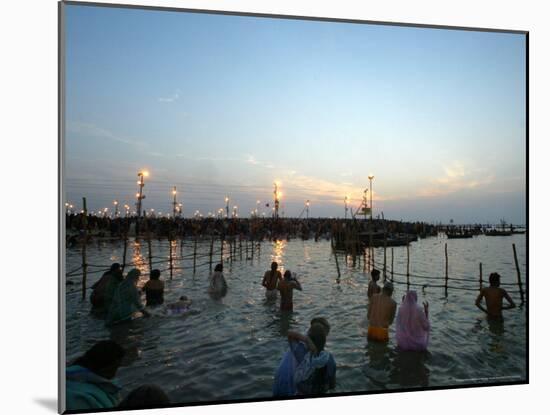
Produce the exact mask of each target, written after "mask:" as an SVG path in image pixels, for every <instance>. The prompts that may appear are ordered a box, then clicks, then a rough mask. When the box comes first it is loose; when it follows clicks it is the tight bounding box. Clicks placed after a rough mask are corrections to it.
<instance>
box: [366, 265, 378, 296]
mask: <svg viewBox="0 0 550 415" xmlns="http://www.w3.org/2000/svg"><path fill="white" fill-rule="evenodd" d="M370 277H371V280H370V282H369V289H368V291H367V297H368V298H369V300H370V298H371V297H372V296H373V295H374V294H378V293H379V292H380V286H379V285H378V280H379V279H380V271H378V270H377V269H373V270H372V271H371V272H370Z"/></svg>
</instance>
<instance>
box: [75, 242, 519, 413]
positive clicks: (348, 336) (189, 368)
mask: <svg viewBox="0 0 550 415" xmlns="http://www.w3.org/2000/svg"><path fill="white" fill-rule="evenodd" d="M445 243H447V245H448V258H449V277H450V278H456V279H457V280H450V281H449V286H452V287H463V288H469V289H470V291H467V290H459V289H455V288H449V294H448V297H447V298H445V296H444V289H443V288H441V287H439V286H441V285H442V284H443V283H444V275H445V255H444V246H445ZM513 243H515V245H516V249H517V256H518V262H519V266H520V272H521V276H522V279H523V282H524V287H525V279H526V236H525V235H512V236H508V237H487V236H484V235H481V236H475V237H474V238H472V239H453V240H447V238H446V237H445V236H444V235H440V236H439V237H432V238H427V239H423V240H419V241H418V242H413V243H411V245H410V248H409V255H410V257H409V258H410V259H409V264H410V265H409V266H410V274H411V277H410V282H411V283H412V284H420V285H419V286H411V289H416V290H417V292H418V297H419V303H420V302H422V301H428V302H429V304H430V321H431V325H432V331H431V337H430V345H429V351H428V352H425V353H415V352H401V351H399V350H397V349H396V342H395V332H394V328H393V327H391V328H390V342H389V343H388V344H387V345H383V344H377V343H373V342H371V343H369V342H368V341H367V337H366V332H367V323H366V303H367V300H366V298H367V284H368V274H367V272H366V269H365V266H364V259H363V258H361V260H359V261H358V262H357V263H356V266H355V267H354V266H353V263H352V261H351V258H347V259H346V258H345V257H344V256H343V255H340V256H339V258H338V260H339V266H340V270H341V274H342V275H341V279H340V283H337V271H336V264H335V261H334V256H333V255H332V254H331V249H330V242H328V241H326V240H322V241H319V242H315V241H313V240H309V241H302V240H291V241H278V242H263V243H261V247H260V249H259V250H255V252H254V257H253V259H251V260H250V259H248V260H247V259H246V250H245V244H244V242H243V248H242V259H240V258H241V251H240V250H239V249H238V248H237V250H236V257H235V258H234V259H233V260H231V261H230V260H229V258H228V255H229V247H226V248H225V252H224V257H225V261H224V275H225V277H226V279H227V282H228V285H229V291H228V294H227V295H226V296H225V297H224V298H223V299H221V300H216V299H212V298H210V297H209V295H208V294H207V286H208V274H209V266H208V261H209V258H208V252H209V250H210V242H209V241H204V242H199V243H198V244H197V252H199V253H200V254H203V256H202V257H200V258H199V259H197V262H196V265H197V270H196V273H195V274H193V270H192V266H193V259H192V258H191V256H192V253H193V249H194V248H193V242H192V241H186V242H184V246H183V250H181V247H180V244H179V242H178V243H173V244H174V245H173V253H174V255H177V256H184V257H185V259H183V260H176V261H175V262H174V266H175V267H176V266H177V267H180V266H181V267H183V268H184V269H183V270H181V269H180V270H175V271H174V274H173V279H172V280H170V274H169V271H163V273H162V277H161V278H163V279H164V280H165V282H166V291H165V301H166V302H170V301H175V300H176V299H177V298H178V297H180V296H181V295H187V296H188V297H190V298H192V299H193V305H192V309H193V310H196V311H194V314H189V315H187V316H184V317H182V316H165V315H163V313H162V309H156V310H154V311H153V313H154V315H153V316H152V317H151V318H136V319H135V320H133V321H132V322H131V323H128V324H126V325H122V326H120V327H116V328H114V329H107V328H106V327H105V326H104V323H103V321H102V320H101V319H98V318H96V317H93V316H92V315H91V314H90V304H89V301H88V300H86V301H82V300H81V299H80V279H81V277H80V276H74V277H67V280H68V281H71V285H67V291H68V292H67V316H66V323H67V324H66V327H67V360H68V361H69V362H70V361H71V360H72V359H74V358H75V357H77V356H79V355H80V354H82V353H83V352H84V351H85V350H86V349H88V348H89V347H90V346H91V345H93V344H94V343H95V342H97V341H99V340H104V339H108V338H111V339H114V340H116V341H118V342H119V343H120V344H121V345H122V346H123V347H125V348H126V349H127V350H128V353H127V356H126V359H125V361H124V362H123V366H122V367H121V368H120V369H119V371H118V374H117V379H118V381H119V383H120V384H121V386H123V391H122V395H123V396H124V395H125V394H126V393H127V392H129V391H130V390H132V389H134V388H135V387H137V386H139V385H142V384H145V383H154V384H157V385H159V386H161V387H162V388H163V389H164V390H165V391H166V392H167V394H168V395H169V397H170V399H171V400H172V402H173V403H190V402H204V401H214V400H234V399H261V398H267V397H270V396H271V386H272V381H273V374H274V371H275V369H276V368H277V366H278V363H279V361H280V358H281V356H282V354H283V353H284V352H285V350H286V349H287V341H286V333H287V331H288V330H289V329H291V330H297V331H300V332H302V333H305V332H306V331H307V328H308V326H309V321H310V320H311V319H312V318H313V317H316V316H323V317H326V318H327V319H328V320H329V322H330V324H331V327H332V329H331V332H330V335H329V337H328V339H327V346H326V350H328V351H330V352H332V354H333V355H334V357H335V360H336V362H337V386H336V389H335V390H334V392H336V393H345V392H361V391H365V392H368V391H379V390H388V389H406V388H418V387H441V386H455V385H463V384H474V383H487V382H490V383H498V382H517V381H522V380H525V378H526V353H527V348H526V343H527V339H526V307H518V308H516V309H513V310H509V311H505V322H504V324H497V325H494V324H492V323H491V324H489V322H488V321H487V320H486V319H485V318H484V316H483V313H482V312H481V311H480V310H478V309H477V308H476V307H475V305H474V301H475V298H476V296H477V292H476V290H477V289H478V287H479V263H480V262H481V263H483V275H484V279H485V281H487V279H488V275H489V273H490V272H498V273H500V275H501V276H502V282H503V283H505V284H515V283H516V278H517V276H516V269H515V265H514V257H513V250H512V244H513ZM216 245H217V246H215V247H214V250H215V251H217V252H216V253H215V261H219V260H220V257H221V255H220V246H219V242H216ZM168 247H169V242H168V241H153V242H152V247H151V248H152V252H153V255H154V256H155V258H156V257H160V258H161V259H155V261H158V260H162V258H164V259H168V257H169V249H168ZM122 250H123V245H122V243H121V242H119V241H117V242H94V243H93V244H91V245H89V246H88V252H87V255H88V263H89V264H96V265H109V264H110V263H112V262H122ZM205 253H206V256H204V254H205ZM147 255H148V248H147V244H145V243H143V242H142V243H141V244H139V243H137V242H135V241H131V242H130V243H129V246H128V259H129V260H133V261H134V262H136V263H137V264H138V267H139V268H140V269H141V270H142V272H143V273H148V265H147ZM386 258H387V259H386V260H387V269H388V276H387V278H388V279H389V278H390V275H389V271H390V270H391V250H390V249H389V248H388V250H387V253H386ZM393 258H394V259H393V267H394V273H395V274H394V282H395V291H394V298H395V299H396V301H397V302H398V304H399V303H400V300H401V297H402V295H403V294H404V292H405V290H406V287H407V286H406V285H405V284H403V283H404V282H405V281H406V277H405V276H401V275H397V274H405V273H406V263H407V249H406V247H396V248H393ZM273 260H275V261H277V262H279V264H280V268H281V270H282V271H284V270H285V269H290V270H292V271H293V272H295V273H296V275H297V277H298V279H299V280H300V281H301V283H302V285H303V292H295V295H294V312H293V313H292V314H291V315H281V313H280V312H279V311H278V307H277V304H272V303H268V302H266V301H265V299H264V289H263V287H262V286H261V279H262V277H263V274H264V272H265V271H266V270H267V269H268V268H269V265H270V263H271V261H273ZM374 260H375V262H376V264H380V265H379V267H380V268H381V267H382V264H383V248H377V249H375V253H374ZM80 263H81V253H80V249H79V248H73V249H69V250H68V252H67V269H68V270H72V269H75V268H78V267H79V265H80ZM167 264H168V263H167V262H164V263H162V264H160V263H159V264H158V265H157V267H158V268H163V269H165V268H167V267H168V265H167ZM99 269H100V268H91V270H99ZM128 270H129V268H127V269H126V270H125V272H126V271H128ZM100 275H101V273H94V274H91V275H89V276H88V281H89V282H88V284H89V285H91V283H93V282H94V281H95V280H97V279H98V278H99V276H100ZM420 276H429V277H432V279H424V278H420ZM434 278H435V279H434ZM146 280H147V277H145V276H143V278H142V280H140V284H139V285H142V284H144V283H145V281H146ZM426 284H427V286H424V287H423V286H422V285H426ZM434 286H437V287H434ZM503 288H506V289H507V290H508V291H509V292H510V294H511V296H512V298H513V299H514V301H516V303H517V304H519V302H520V298H519V291H518V287H517V285H510V286H508V285H504V286H503ZM88 294H89V293H88Z"/></svg>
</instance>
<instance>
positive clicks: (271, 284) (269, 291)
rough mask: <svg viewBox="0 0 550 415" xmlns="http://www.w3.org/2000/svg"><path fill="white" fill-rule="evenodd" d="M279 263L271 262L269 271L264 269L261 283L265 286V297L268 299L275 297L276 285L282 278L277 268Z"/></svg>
mask: <svg viewBox="0 0 550 415" xmlns="http://www.w3.org/2000/svg"><path fill="white" fill-rule="evenodd" d="M278 267H279V264H277V263H276V262H272V263H271V271H266V272H265V274H264V279H263V280H262V285H263V286H264V287H265V297H266V298H267V299H268V300H275V299H277V285H278V283H279V281H281V280H282V278H283V277H282V276H281V272H280V271H278V270H277V268H278Z"/></svg>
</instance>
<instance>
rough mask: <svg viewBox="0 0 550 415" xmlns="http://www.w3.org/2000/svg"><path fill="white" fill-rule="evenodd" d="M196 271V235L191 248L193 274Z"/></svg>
mask: <svg viewBox="0 0 550 415" xmlns="http://www.w3.org/2000/svg"><path fill="white" fill-rule="evenodd" d="M196 271H197V235H195V246H194V248H193V274H194V273H195V272H196Z"/></svg>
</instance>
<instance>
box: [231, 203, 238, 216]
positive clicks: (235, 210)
mask: <svg viewBox="0 0 550 415" xmlns="http://www.w3.org/2000/svg"><path fill="white" fill-rule="evenodd" d="M232 217H233V219H234V218H236V217H237V206H236V205H235V206H233V214H232Z"/></svg>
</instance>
